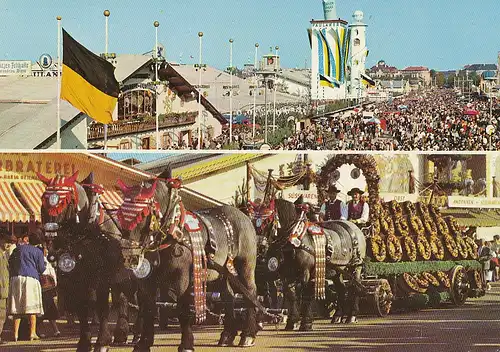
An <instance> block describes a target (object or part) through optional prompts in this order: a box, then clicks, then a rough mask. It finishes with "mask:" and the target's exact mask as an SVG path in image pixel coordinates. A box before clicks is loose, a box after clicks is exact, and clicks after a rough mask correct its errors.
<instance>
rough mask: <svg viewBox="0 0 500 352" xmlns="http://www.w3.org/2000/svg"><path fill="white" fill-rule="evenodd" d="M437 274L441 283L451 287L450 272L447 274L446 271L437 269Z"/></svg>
mask: <svg viewBox="0 0 500 352" xmlns="http://www.w3.org/2000/svg"><path fill="white" fill-rule="evenodd" d="M436 276H437V278H438V280H439V282H440V283H441V285H443V287H444V288H450V287H451V281H450V278H449V277H448V274H446V273H445V272H444V271H437V272H436Z"/></svg>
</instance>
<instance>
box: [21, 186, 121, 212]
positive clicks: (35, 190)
mask: <svg viewBox="0 0 500 352" xmlns="http://www.w3.org/2000/svg"><path fill="white" fill-rule="evenodd" d="M14 188H15V190H16V191H17V192H18V193H19V194H20V195H21V197H22V200H23V202H24V203H25V204H26V205H27V206H28V207H29V211H30V213H32V214H33V216H34V217H35V220H36V221H42V219H41V213H40V210H41V208H42V195H43V192H44V191H45V185H44V184H43V183H42V182H38V181H25V182H15V183H14ZM101 199H102V201H103V202H104V203H105V205H106V206H107V207H108V208H109V209H118V207H119V206H120V205H121V204H122V202H123V200H122V197H121V196H120V194H119V193H118V192H116V191H104V193H103V195H102V198H101Z"/></svg>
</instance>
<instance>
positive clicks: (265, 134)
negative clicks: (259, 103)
mask: <svg viewBox="0 0 500 352" xmlns="http://www.w3.org/2000/svg"><path fill="white" fill-rule="evenodd" d="M264 84H265V88H264V106H265V107H266V112H265V113H266V130H265V132H264V142H265V143H266V144H267V84H268V80H267V75H266V76H264Z"/></svg>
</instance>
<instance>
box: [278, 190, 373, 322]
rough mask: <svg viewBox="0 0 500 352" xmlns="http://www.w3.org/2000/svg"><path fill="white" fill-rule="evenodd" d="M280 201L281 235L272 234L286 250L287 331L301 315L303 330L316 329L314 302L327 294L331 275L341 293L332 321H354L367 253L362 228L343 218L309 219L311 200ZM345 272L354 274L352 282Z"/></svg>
mask: <svg viewBox="0 0 500 352" xmlns="http://www.w3.org/2000/svg"><path fill="white" fill-rule="evenodd" d="M275 204H276V212H277V215H278V218H279V222H280V227H279V229H278V232H277V236H276V237H275V238H271V242H272V244H271V248H274V250H273V252H274V253H282V255H281V257H280V258H279V259H278V261H279V268H278V272H279V275H280V278H281V280H282V281H283V283H284V291H285V292H284V293H285V299H286V301H287V302H288V304H289V317H288V321H287V325H286V327H285V330H293V329H294V328H295V325H296V323H298V322H299V320H300V327H299V329H300V330H302V331H308V330H311V329H312V322H313V317H312V303H313V301H314V300H315V299H325V298H326V291H325V279H326V278H330V279H333V281H334V284H335V291H336V293H337V297H338V298H337V310H336V312H335V315H334V317H333V319H332V321H333V322H336V323H338V322H341V320H342V319H343V318H345V321H346V322H347V323H351V322H355V321H356V314H357V312H358V301H359V295H360V293H361V288H360V285H361V284H360V279H361V265H362V264H363V261H364V258H365V255H366V240H365V236H364V234H363V232H362V231H361V230H360V229H359V228H358V227H357V226H356V225H354V224H353V223H351V222H349V221H343V220H336V221H328V222H323V223H320V224H313V223H311V222H309V221H308V220H307V217H306V214H307V213H308V211H309V209H308V205H306V204H301V205H295V204H294V203H291V202H289V201H287V200H284V199H276V200H275ZM319 225H320V226H319ZM343 275H344V276H348V277H349V278H350V282H349V285H348V287H346V285H345V284H344V281H343ZM348 288H349V289H348ZM346 293H348V294H347V295H346ZM346 296H347V297H346ZM299 301H301V306H300V311H299V307H298V302H299Z"/></svg>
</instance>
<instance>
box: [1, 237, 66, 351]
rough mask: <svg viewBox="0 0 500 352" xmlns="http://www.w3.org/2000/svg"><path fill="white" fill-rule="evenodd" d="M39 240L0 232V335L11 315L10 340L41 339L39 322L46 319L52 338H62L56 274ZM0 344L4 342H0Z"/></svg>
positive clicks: (38, 238)
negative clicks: (50, 328)
mask: <svg viewBox="0 0 500 352" xmlns="http://www.w3.org/2000/svg"><path fill="white" fill-rule="evenodd" d="M40 238H41V236H39V235H38V234H36V233H32V234H28V233H25V234H22V235H20V236H19V237H16V236H13V235H9V234H8V233H7V232H1V233H0V336H1V335H2V331H3V328H4V325H5V322H6V321H7V318H8V317H9V316H11V317H12V318H13V329H12V330H13V336H12V340H13V341H18V339H20V338H21V337H22V338H23V339H27V340H31V341H33V340H39V339H40V338H41V337H44V335H43V334H40V333H39V331H40V323H42V322H43V321H46V320H47V321H49V322H50V325H51V327H52V333H53V336H54V337H59V336H60V335H61V332H60V331H59V328H58V326H57V322H56V319H58V318H59V313H58V312H59V310H58V308H57V306H56V297H57V276H56V271H55V268H54V267H53V266H52V264H51V263H49V261H48V259H47V254H48V252H47V249H46V248H45V246H44V245H43V243H42V241H41V240H40ZM23 321H24V322H25V323H26V324H24V325H23V324H22V322H23ZM21 326H25V327H26V329H23V328H21ZM28 326H29V328H28ZM24 330H25V333H24V335H25V336H22V335H23V331H24ZM1 343H4V341H2V340H1V339H0V344H1Z"/></svg>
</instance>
